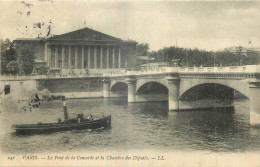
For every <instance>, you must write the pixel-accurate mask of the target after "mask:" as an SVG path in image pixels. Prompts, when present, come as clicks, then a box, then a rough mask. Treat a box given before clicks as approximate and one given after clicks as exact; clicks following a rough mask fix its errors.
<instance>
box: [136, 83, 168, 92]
mask: <svg viewBox="0 0 260 167" xmlns="http://www.w3.org/2000/svg"><path fill="white" fill-rule="evenodd" d="M136 92H138V93H168V88H167V86H165V85H163V84H162V83H160V82H155V81H150V82H146V83H144V84H143V85H142V86H140V87H139V88H138V89H136Z"/></svg>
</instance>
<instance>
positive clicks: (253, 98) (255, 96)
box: [249, 82, 260, 127]
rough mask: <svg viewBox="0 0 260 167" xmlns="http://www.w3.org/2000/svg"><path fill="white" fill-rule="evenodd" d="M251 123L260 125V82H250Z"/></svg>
mask: <svg viewBox="0 0 260 167" xmlns="http://www.w3.org/2000/svg"><path fill="white" fill-rule="evenodd" d="M249 99H250V102H249V105H250V125H251V126H255V127H256V126H257V127H260V82H251V83H250V84H249Z"/></svg>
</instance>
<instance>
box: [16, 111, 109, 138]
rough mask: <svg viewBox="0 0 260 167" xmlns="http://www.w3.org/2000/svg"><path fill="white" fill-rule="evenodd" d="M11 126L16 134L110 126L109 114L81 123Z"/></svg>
mask: <svg viewBox="0 0 260 167" xmlns="http://www.w3.org/2000/svg"><path fill="white" fill-rule="evenodd" d="M12 128H13V129H14V130H16V133H17V134H21V135H23V134H39V133H53V132H59V131H69V130H84V129H98V128H105V129H108V128H111V116H107V117H104V118H102V119H97V120H93V121H85V122H82V123H38V124H16V125H13V126H12Z"/></svg>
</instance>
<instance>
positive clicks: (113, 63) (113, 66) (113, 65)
mask: <svg viewBox="0 0 260 167" xmlns="http://www.w3.org/2000/svg"><path fill="white" fill-rule="evenodd" d="M115 61H116V60H115V48H114V47H113V60H112V68H115Z"/></svg>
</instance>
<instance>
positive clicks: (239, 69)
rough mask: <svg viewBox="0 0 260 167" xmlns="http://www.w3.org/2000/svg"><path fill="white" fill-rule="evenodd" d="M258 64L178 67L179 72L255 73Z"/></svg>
mask: <svg viewBox="0 0 260 167" xmlns="http://www.w3.org/2000/svg"><path fill="white" fill-rule="evenodd" d="M257 68H258V65H247V66H229V67H186V68H180V70H179V73H256V72H257Z"/></svg>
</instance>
